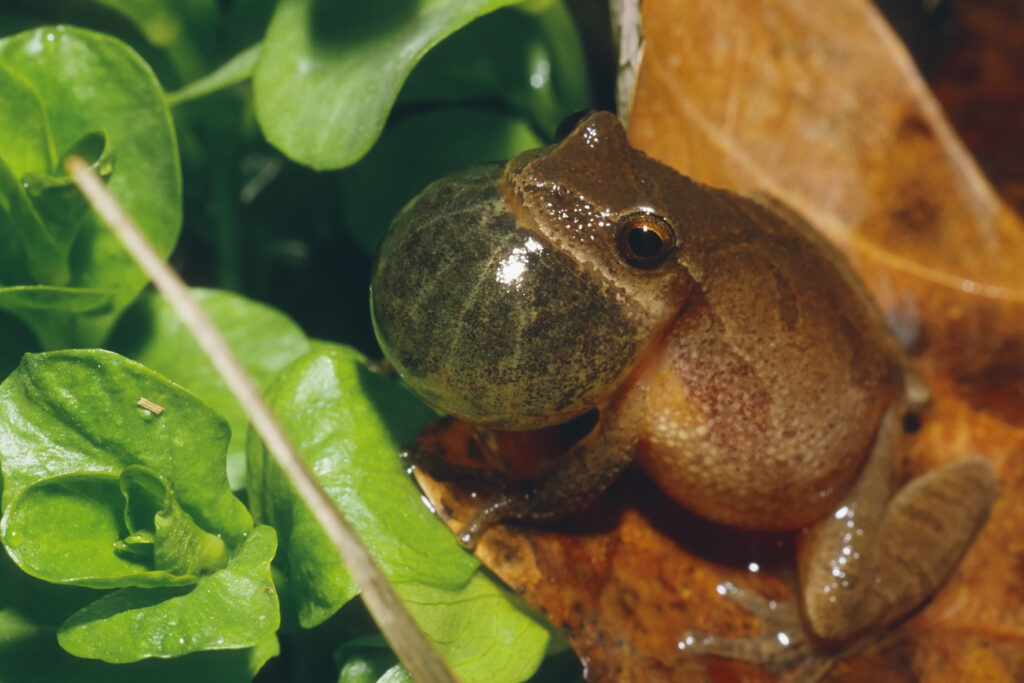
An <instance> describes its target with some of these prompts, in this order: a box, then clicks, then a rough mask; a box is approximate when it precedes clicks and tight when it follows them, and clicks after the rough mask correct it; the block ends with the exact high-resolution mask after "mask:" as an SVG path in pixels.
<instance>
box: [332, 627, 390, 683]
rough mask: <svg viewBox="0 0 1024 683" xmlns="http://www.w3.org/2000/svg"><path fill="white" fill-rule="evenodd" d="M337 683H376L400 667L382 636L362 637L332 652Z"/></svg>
mask: <svg viewBox="0 0 1024 683" xmlns="http://www.w3.org/2000/svg"><path fill="white" fill-rule="evenodd" d="M334 661H335V662H336V663H337V664H338V669H339V671H338V683H378V681H379V680H380V678H381V677H382V676H384V675H385V674H386V673H387V672H388V671H389V670H391V669H393V668H395V667H396V666H400V665H399V664H398V658H397V657H396V656H395V653H394V652H392V651H391V648H390V647H388V643H387V641H386V640H384V638H383V637H382V636H363V637H361V638H356V639H354V640H352V641H349V642H347V643H345V644H344V645H342V646H341V647H339V648H338V649H337V650H335V652H334Z"/></svg>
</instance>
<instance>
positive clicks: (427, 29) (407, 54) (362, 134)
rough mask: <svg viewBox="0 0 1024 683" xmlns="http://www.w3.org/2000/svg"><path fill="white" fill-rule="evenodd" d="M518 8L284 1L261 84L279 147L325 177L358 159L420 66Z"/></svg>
mask: <svg viewBox="0 0 1024 683" xmlns="http://www.w3.org/2000/svg"><path fill="white" fill-rule="evenodd" d="M512 1H513V0H409V1H408V2H402V3H381V2H333V1H331V0H282V2H280V3H279V4H278V6H277V10H276V12H275V13H274V17H273V19H272V20H271V23H270V27H269V28H268V29H267V35H266V39H265V41H264V47H263V53H262V55H261V56H260V60H259V63H258V64H257V66H256V72H255V73H254V75H253V88H254V96H255V106H256V116H257V118H258V119H259V122H260V126H261V127H262V128H263V132H264V134H265V135H266V137H267V140H268V141H270V143H271V144H273V145H274V146H275V147H277V148H278V149H280V150H281V151H282V152H284V154H285V155H286V156H288V157H290V158H292V159H294V160H296V161H298V162H299V163H303V164H306V165H308V166H312V167H313V168H316V169H328V168H341V167H343V166H347V165H349V164H352V163H354V162H355V161H356V160H358V159H359V158H360V157H361V156H362V155H363V154H365V153H366V151H367V150H368V149H369V148H370V147H371V146H372V145H373V143H374V141H375V140H376V139H377V137H378V136H379V135H380V132H381V130H382V129H383V128H384V121H385V120H386V119H387V115H388V112H389V111H390V109H391V106H392V104H393V103H394V101H395V98H396V97H397V96H398V91H399V89H400V88H401V86H402V83H403V82H404V81H405V78H406V76H408V74H409V72H410V71H411V70H412V67H413V66H414V65H415V64H416V63H417V62H418V61H419V60H420V59H421V58H422V57H423V55H424V54H426V52H427V51H428V50H429V49H430V48H432V47H433V46H434V45H436V44H437V43H438V42H439V41H440V40H441V39H442V38H444V37H445V36H448V35H449V34H451V33H453V32H454V31H455V30H457V29H459V28H461V27H462V26H465V25H466V24H467V23H469V22H470V21H471V20H473V19H475V18H476V17H478V16H480V15H482V14H486V13H487V12H489V11H492V10H494V9H497V8H498V7H501V6H503V5H508V4H512Z"/></svg>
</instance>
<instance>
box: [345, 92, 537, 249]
mask: <svg viewBox="0 0 1024 683" xmlns="http://www.w3.org/2000/svg"><path fill="white" fill-rule="evenodd" d="M541 144H543V141H542V140H541V139H540V138H539V137H537V133H536V132H535V131H534V130H533V129H532V128H531V127H530V126H529V125H528V124H527V123H525V122H524V121H522V120H521V119H517V118H514V117H512V116H509V115H507V114H502V113H498V112H493V111H489V110H486V109H473V108H452V109H443V110H437V111H431V112H426V113H423V114H419V115H416V116H409V117H407V118H403V119H400V120H398V121H396V122H395V123H394V125H392V126H389V127H388V129H387V130H386V131H385V132H384V135H383V136H381V139H380V141H379V142H378V143H377V144H376V145H374V147H373V149H372V150H370V153H369V154H367V155H366V157H365V158H364V159H363V160H362V161H360V162H359V163H358V164H356V165H355V166H353V167H352V168H350V169H348V170H346V171H345V173H344V174H343V176H342V185H343V187H344V188H345V200H346V201H345V205H344V206H345V217H346V224H347V225H348V227H349V230H350V231H352V237H353V238H354V239H355V240H356V242H357V243H358V244H359V246H360V247H362V248H363V249H364V250H365V251H366V252H367V253H368V254H373V253H375V252H376V251H377V245H378V244H379V243H380V240H381V239H382V238H383V237H384V233H385V232H386V231H387V228H388V225H389V224H390V223H391V219H392V218H394V217H395V215H396V214H397V213H398V211H399V209H401V208H402V207H403V206H405V204H406V203H407V202H409V200H411V199H412V198H413V197H415V196H416V195H417V194H419V192H420V191H421V190H423V188H424V187H426V186H427V185H428V184H430V183H431V182H433V181H434V180H436V179H437V178H441V177H443V176H445V175H447V174H449V173H451V172H452V171H455V170H458V169H461V168H465V167H466V166H472V165H473V164H479V163H484V162H488V161H495V160H498V159H510V158H512V157H513V156H515V155H516V154H518V153H520V152H522V151H524V150H527V149H533V148H534V147H539V146H540V145H541ZM410 158H412V159H415V160H416V163H409V159H410Z"/></svg>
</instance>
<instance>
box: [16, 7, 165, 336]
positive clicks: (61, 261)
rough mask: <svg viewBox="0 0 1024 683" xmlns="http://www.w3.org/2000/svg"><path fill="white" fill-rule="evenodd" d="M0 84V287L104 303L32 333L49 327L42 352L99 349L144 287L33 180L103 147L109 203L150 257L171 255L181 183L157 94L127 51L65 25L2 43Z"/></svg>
mask: <svg viewBox="0 0 1024 683" xmlns="http://www.w3.org/2000/svg"><path fill="white" fill-rule="evenodd" d="M0 81H2V82H0V92H4V93H5V94H4V95H0V98H2V100H3V101H2V102H0V104H4V105H7V106H0V131H4V130H7V131H10V130H12V129H13V130H14V131H18V132H17V134H16V138H17V140H16V141H13V142H12V134H11V133H8V134H6V135H4V134H2V133H0V161H2V166H3V168H0V244H2V245H4V249H3V251H4V256H3V257H2V258H0V269H2V270H0V284H3V285H7V286H13V285H48V286H60V287H73V288H83V289H87V290H99V291H110V292H113V297H112V303H111V306H110V310H109V311H108V312H105V313H103V314H101V315H92V316H80V315H72V313H71V312H68V313H66V314H65V315H64V318H65V320H64V321H63V323H58V322H56V321H55V319H56V318H57V317H59V316H57V314H56V312H55V311H48V312H47V316H45V317H46V320H41V321H37V322H36V323H35V324H34V325H33V327H34V328H38V327H39V326H47V327H50V328H52V329H51V331H50V332H49V333H48V334H46V335H44V336H45V337H46V338H45V343H46V344H47V345H51V346H75V345H83V346H87V345H95V344H98V343H99V342H100V341H102V339H103V338H104V337H105V336H106V334H107V332H108V331H109V329H110V327H111V325H112V324H113V323H114V321H115V320H116V318H117V315H118V314H119V313H120V311H121V310H123V309H124V308H125V307H126V306H127V305H128V304H129V303H130V302H131V301H132V300H133V299H134V298H135V297H136V296H137V295H138V293H139V292H140V291H141V289H142V288H143V286H144V285H145V283H146V278H145V276H144V275H143V274H142V272H141V271H139V270H138V269H137V268H136V267H135V265H134V263H133V262H132V261H131V259H130V257H129V256H128V255H127V253H125V252H124V250H123V249H122V248H121V247H120V245H119V244H118V242H117V240H116V238H115V237H114V236H113V234H111V233H110V231H109V229H108V228H107V227H106V226H105V225H103V224H102V223H101V221H100V220H99V218H98V217H96V216H95V215H94V214H92V213H91V212H86V211H85V205H84V204H83V203H82V200H81V198H80V197H79V196H78V195H77V194H75V193H73V192H72V191H71V190H70V188H69V187H66V186H65V187H61V188H57V189H56V190H55V189H54V188H53V186H52V185H51V184H50V181H46V182H44V183H43V184H42V185H39V184H38V183H37V182H35V181H38V180H40V179H51V180H52V179H54V178H59V177H61V176H62V175H63V171H62V164H61V158H62V156H63V155H64V154H66V153H68V152H78V153H81V152H88V150H89V149H92V147H93V146H94V145H92V144H91V143H89V141H90V140H95V139H96V136H101V137H102V138H103V139H104V140H105V145H104V146H103V150H105V151H104V153H103V154H100V158H97V159H90V161H97V162H98V161H100V160H101V158H102V159H104V160H105V162H106V164H105V165H106V166H107V167H108V168H107V169H106V170H109V171H110V173H109V178H108V181H109V187H110V190H111V192H113V194H114V196H115V197H117V199H118V201H119V202H120V203H121V205H122V206H123V207H124V208H125V210H126V211H127V212H128V213H129V214H130V215H132V216H133V217H134V218H135V220H136V222H137V223H138V224H139V226H141V227H142V229H143V230H144V231H145V232H146V233H147V235H148V236H149V238H150V240H151V241H152V242H153V243H154V245H155V246H156V248H157V249H158V251H160V253H162V254H165V255H166V254H168V253H170V251H171V249H172V248H173V246H174V244H175V242H176V241H177V237H178V232H179V230H180V226H181V177H180V175H181V174H180V169H179V164H178V156H177V144H176V142H175V137H174V130H173V127H172V124H171V119H170V114H169V112H168V110H167V105H166V103H165V101H164V97H163V92H162V90H161V89H160V85H159V83H157V80H156V78H155V77H154V75H153V73H152V71H151V70H150V68H149V66H148V65H147V64H146V63H145V62H144V61H143V60H142V59H141V58H140V57H139V56H138V55H137V54H136V53H135V52H134V51H132V50H131V48H129V47H128V46H127V45H125V44H124V43H122V42H120V41H118V40H116V39H114V38H112V37H110V36H106V35H103V34H99V33H94V32H91V31H86V30H84V29H79V28H75V27H71V26H50V27H43V28H40V29H36V30H32V31H26V32H24V33H19V34H17V35H14V36H10V37H7V38H4V39H0ZM3 86H7V87H6V88H5V87H3ZM22 116H24V117H25V119H24V120H21V119H20V118H19V117H22ZM83 143H86V145H85V147H83ZM104 155H105V156H104ZM5 169H6V170H5ZM101 170H102V169H101ZM12 181H14V182H12ZM26 183H27V184H28V187H27V188H26V187H25V184H26ZM26 198H27V200H28V201H30V202H31V206H26V204H25V202H26ZM29 209H32V211H29ZM19 314H20V315H22V317H24V313H19Z"/></svg>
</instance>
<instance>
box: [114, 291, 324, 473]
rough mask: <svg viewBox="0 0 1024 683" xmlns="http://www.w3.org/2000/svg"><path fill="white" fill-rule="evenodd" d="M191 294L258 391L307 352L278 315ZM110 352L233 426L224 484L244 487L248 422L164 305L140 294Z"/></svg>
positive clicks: (219, 294)
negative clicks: (160, 377)
mask: <svg viewBox="0 0 1024 683" xmlns="http://www.w3.org/2000/svg"><path fill="white" fill-rule="evenodd" d="M192 294H193V296H195V297H196V300H197V301H198V302H199V305H200V306H201V307H202V309H203V311H205V312H206V314H207V315H208V316H210V319H211V320H213V322H214V324H215V325H216V326H217V329H219V330H220V331H221V334H223V335H224V337H225V338H226V339H227V341H228V343H229V344H230V345H231V348H232V349H233V350H234V352H235V354H236V355H237V356H238V359H239V360H240V361H242V365H243V366H244V367H245V369H246V371H248V373H249V375H250V376H251V377H252V378H253V379H254V380H255V381H256V383H257V384H258V385H259V386H260V387H261V388H264V389H265V388H266V387H267V386H268V385H269V384H270V383H271V382H272V381H273V380H274V379H275V378H276V377H277V375H278V374H279V373H280V372H281V370H283V369H284V368H285V367H286V366H287V365H288V364H289V363H291V362H292V361H293V360H295V359H296V358H298V357H299V356H301V355H302V354H304V353H306V352H307V351H309V340H308V339H307V338H306V335H305V334H303V332H302V330H301V329H299V327H298V325H296V324H295V323H294V322H293V321H292V320H291V318H289V317H288V316H286V315H284V314H283V313H281V312H280V311H278V310H276V309H273V308H271V307H269V306H265V305H264V304H261V303H258V302H255V301H253V300H251V299H246V298H245V297H243V296H239V295H238V294H233V293H231V292H225V291H220V290H215V289H193V290H192ZM110 348H112V349H114V350H115V351H118V352H119V353H122V354H124V355H126V356H130V357H131V358H133V359H135V360H137V361H139V362H140V363H142V364H143V365H145V366H146V367H148V368H150V369H152V370H155V371H156V372H159V373H160V374H162V375H163V376H164V377H167V378H169V379H171V380H173V381H175V382H177V383H178V384H180V385H182V386H183V387H185V388H187V389H189V390H190V391H193V392H194V393H195V394H196V395H198V396H199V397H200V398H202V399H203V400H204V401H206V403H208V404H209V405H210V406H211V407H212V408H213V409H214V410H216V411H217V412H218V413H219V414H220V415H222V416H224V417H225V418H227V421H228V424H229V425H230V426H231V443H230V444H229V446H228V453H227V459H228V464H227V467H228V479H229V481H230V482H231V486H232V488H234V489H239V488H241V487H242V486H244V484H245V435H246V431H247V429H248V424H249V421H248V419H247V418H246V417H245V413H243V412H242V408H241V406H239V405H238V401H236V400H235V397H234V395H233V394H232V393H231V392H230V391H229V390H228V388H227V386H226V385H225V384H224V382H223V380H221V378H220V374H219V373H217V372H216V371H215V370H214V369H213V366H212V365H211V364H210V361H209V360H208V359H207V358H206V355H205V354H204V353H203V352H202V351H201V350H200V349H199V346H198V345H197V344H196V342H195V340H194V339H193V338H192V335H191V333H190V332H189V331H188V330H187V329H186V328H185V326H184V325H183V324H182V322H181V320H180V319H179V318H178V316H177V315H176V314H175V313H174V311H172V310H171V308H170V306H169V305H168V304H167V302H166V300H165V299H164V298H163V297H161V296H159V295H158V294H156V293H153V292H147V293H146V294H143V295H142V297H140V298H139V300H138V301H137V302H136V303H135V304H134V305H133V306H132V307H131V308H129V309H128V310H127V311H126V312H125V314H124V317H123V318H122V319H121V322H120V323H119V324H118V326H117V328H115V330H114V333H113V335H111V338H110Z"/></svg>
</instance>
